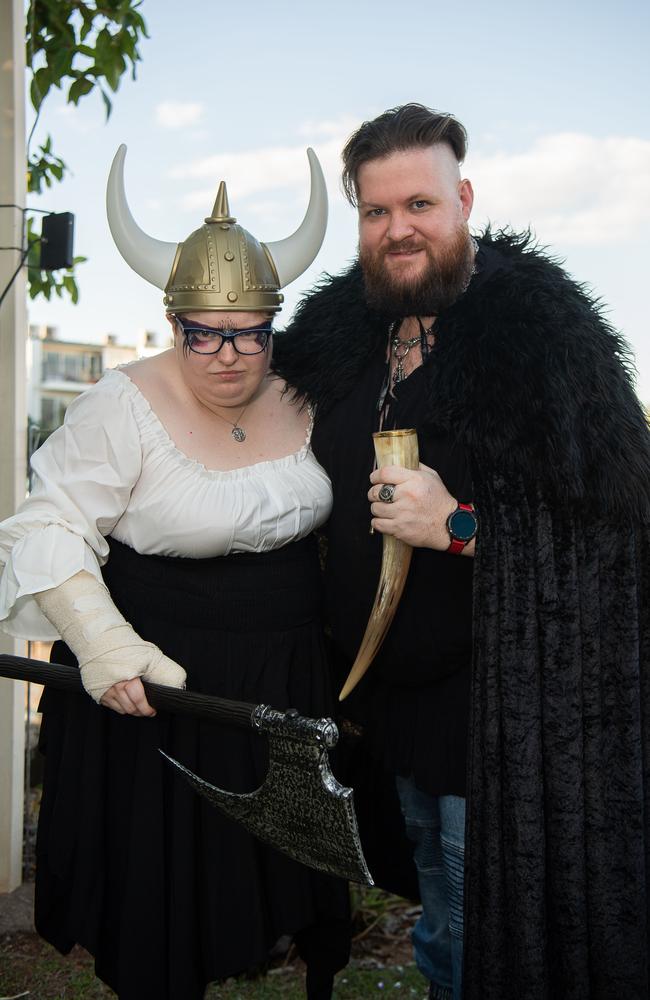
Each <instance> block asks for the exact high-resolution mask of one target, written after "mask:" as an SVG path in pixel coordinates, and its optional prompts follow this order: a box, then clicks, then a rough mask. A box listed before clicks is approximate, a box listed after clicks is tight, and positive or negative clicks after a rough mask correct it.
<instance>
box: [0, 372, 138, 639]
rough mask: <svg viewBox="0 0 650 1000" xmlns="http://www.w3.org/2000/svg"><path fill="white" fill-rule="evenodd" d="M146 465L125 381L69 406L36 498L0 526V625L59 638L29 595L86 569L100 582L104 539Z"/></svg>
mask: <svg viewBox="0 0 650 1000" xmlns="http://www.w3.org/2000/svg"><path fill="white" fill-rule="evenodd" d="M141 467H142V450H141V445H140V436H139V431H138V426H137V423H136V420H135V417H134V415H133V412H132V409H131V405H130V402H129V399H128V396H127V394H126V393H125V392H124V389H123V386H122V385H121V380H117V379H111V380H107V381H100V382H98V383H97V385H96V386H94V387H93V388H92V389H89V390H88V391H87V392H84V393H83V394H82V395H81V396H79V397H78V398H77V399H75V400H74V402H72V403H71V404H70V406H69V407H68V410H67V412H66V416H65V423H64V424H63V426H62V427H59V428H58V429H57V430H56V431H54V433H53V434H52V435H51V436H50V437H49V438H48V440H47V441H46V442H45V444H44V445H43V446H42V447H41V448H39V450H38V451H37V452H35V453H34V455H33V456H32V469H33V470H34V487H33V490H32V493H31V494H30V496H29V497H28V498H27V499H26V500H25V501H24V502H23V503H22V504H21V505H20V507H19V508H18V511H17V512H16V514H14V516H13V517H10V518H8V519H7V520H6V521H3V522H2V523H0V569H1V570H2V576H1V577H0V627H1V628H3V629H4V630H5V631H6V632H9V634H10V635H13V636H16V637H18V638H20V639H43V640H52V639H56V638H58V634H57V632H56V629H55V628H54V627H53V626H52V625H51V624H50V622H49V621H48V620H47V619H46V618H45V616H44V615H43V614H42V613H41V611H40V610H39V608H38V605H37V604H36V601H35V600H34V598H33V597H32V596H31V595H32V594H36V593H38V592H39V591H42V590H49V589H50V588H51V587H56V586H58V585H59V584H60V583H63V582H64V580H68V579H69V578H70V577H71V576H74V575H75V573H78V572H79V571H80V570H82V569H85V570H87V571H88V572H89V573H92V574H93V575H94V576H95V577H97V578H98V579H99V580H101V571H100V566H103V564H104V563H105V562H106V560H107V558H108V552H109V548H108V544H107V542H106V539H105V536H106V535H108V534H110V532H111V531H112V530H113V528H114V526H115V525H116V524H117V522H118V521H119V519H120V517H121V516H122V514H123V513H124V511H125V510H126V507H127V505H128V503H129V497H130V495H131V490H132V489H133V486H134V485H135V483H136V481H137V479H138V477H139V475H140V470H141ZM3 563H4V566H3V565H2V564H3Z"/></svg>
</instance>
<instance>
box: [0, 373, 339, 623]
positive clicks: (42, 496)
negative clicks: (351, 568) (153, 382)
mask: <svg viewBox="0 0 650 1000" xmlns="http://www.w3.org/2000/svg"><path fill="white" fill-rule="evenodd" d="M310 436H311V427H310V429H309V431H308V432H307V439H306V440H305V443H304V445H303V446H302V448H300V450H299V451H297V452H294V453H293V454H291V455H286V456H284V457H283V458H276V459H272V460H270V461H266V462H258V463H256V464H255V465H249V466H246V467H244V468H241V469H232V470H228V471H217V470H213V469H207V468H206V467H205V466H204V465H202V464H201V463H200V462H198V461H196V460H195V459H192V458H189V457H188V456H187V455H185V454H183V452H181V451H179V449H178V448H177V447H176V445H175V444H174V443H173V441H172V440H171V438H170V437H169V435H168V433H167V431H166V430H165V428H164V427H163V425H162V424H161V422H160V420H159V419H158V417H157V416H156V414H155V413H154V412H153V410H152V409H151V407H150V406H149V403H148V402H147V400H146V399H145V397H144V396H143V395H142V393H141V392H140V390H139V389H138V387H137V386H136V385H135V383H134V382H132V381H131V379H130V378H129V377H128V376H127V375H126V374H124V373H123V372H121V371H120V370H119V369H111V370H109V371H107V372H106V373H105V374H104V376H103V377H102V379H101V380H100V381H99V382H98V383H97V385H95V386H93V388H92V389H89V390H88V391H87V392H85V393H83V394H82V395H81V396H79V397H78V398H77V399H76V400H75V401H74V402H73V403H72V404H71V405H70V406H69V407H68V410H67V413H66V419H65V423H64V425H63V426H62V427H60V428H59V429H58V430H56V431H55V432H54V433H53V434H52V435H51V436H50V438H49V439H48V440H47V441H46V443H45V444H44V445H43V447H42V448H40V449H39V450H38V451H37V452H36V453H35V454H34V455H33V456H32V467H33V470H34V487H33V490H32V493H31V494H30V496H29V497H28V498H27V499H26V500H25V501H24V503H23V504H21V506H20V507H19V509H18V511H17V513H16V514H15V515H14V516H13V517H10V518H8V519H7V520H6V521H4V522H2V523H1V524H0V564H2V563H4V569H3V572H2V577H1V578H0V626H1V627H2V628H3V629H4V630H5V631H7V632H9V633H10V634H11V635H14V636H17V637H19V638H24V639H43V640H49V639H55V638H57V633H56V630H55V629H54V628H53V627H52V625H51V624H50V623H49V622H48V621H47V619H46V618H45V617H44V616H43V615H42V614H41V612H40V610H39V608H38V606H37V604H36V602H35V601H34V599H33V597H32V596H31V595H33V594H35V593H38V592H39V591H41V590H48V589H49V588H50V587H56V586H57V585H58V584H60V583H62V582H63V581H64V580H67V579H69V578H70V577H71V576H74V574H75V573H77V572H79V570H82V569H85V570H87V571H88V572H90V573H93V574H94V575H95V576H96V577H98V578H100V577H101V572H100V566H102V565H103V564H104V563H105V562H106V559H107V557H108V552H109V548H108V543H107V541H106V536H107V535H111V536H112V537H113V538H116V539H117V540H118V541H120V542H124V543H125V544H126V545H129V546H131V548H133V549H135V550H136V551H137V552H140V553H143V554H147V555H152V554H153V555H169V556H186V557H190V558H195V559H201V558H207V557H210V556H220V555H228V554H229V553H233V552H266V551H269V550H270V549H275V548H279V547H280V546H282V545H286V544H287V543H288V542H291V541H295V540H297V539H299V538H304V537H305V536H306V535H308V534H309V533H310V532H311V531H312V530H313V529H314V528H316V527H318V526H319V525H320V524H322V523H323V522H324V521H325V520H327V517H328V516H329V512H330V510H331V506H332V491H331V486H330V482H329V479H328V477H327V475H326V473H325V471H324V469H323V468H322V467H321V466H320V465H319V464H318V462H317V461H316V459H315V457H314V455H313V452H312V450H311V447H310V443H309V439H310Z"/></svg>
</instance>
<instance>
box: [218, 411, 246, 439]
mask: <svg viewBox="0 0 650 1000" xmlns="http://www.w3.org/2000/svg"><path fill="white" fill-rule="evenodd" d="M247 408H248V403H246V406H245V407H244V409H243V410H242V411H241V413H240V414H239V416H238V417H237V419H236V420H235V422H234V424H233V422H232V420H228V418H227V417H224V416H222V415H221V414H220V413H217V411H216V410H213V411H212V412H213V413H214V415H215V417H219V418H220V419H221V420H225V422H226V423H227V424H230V426H231V427H232V430H231V432H230V433H231V435H232V437H233V438H234V439H235V441H236V442H237V444H241V443H242V441H245V440H246V431H245V430H244V428H243V427H240V426H239V421H240V420H241V418H242V417H243V416H244V414H245V413H246V409H247Z"/></svg>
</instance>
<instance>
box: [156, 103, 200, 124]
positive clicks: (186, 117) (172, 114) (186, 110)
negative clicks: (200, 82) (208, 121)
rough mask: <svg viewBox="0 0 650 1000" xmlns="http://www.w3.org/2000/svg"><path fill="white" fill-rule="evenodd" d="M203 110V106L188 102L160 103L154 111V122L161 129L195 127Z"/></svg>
mask: <svg viewBox="0 0 650 1000" xmlns="http://www.w3.org/2000/svg"><path fill="white" fill-rule="evenodd" d="M204 110H205V108H204V105H203V104H198V103H191V102H189V101H161V103H160V104H157V105H156V109H155V115H156V122H157V124H158V125H161V126H162V128H185V126H187V125H196V123H197V122H198V121H199V120H200V119H201V118H202V116H203V112H204Z"/></svg>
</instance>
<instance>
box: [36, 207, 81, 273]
mask: <svg viewBox="0 0 650 1000" xmlns="http://www.w3.org/2000/svg"><path fill="white" fill-rule="evenodd" d="M73 242H74V215H73V214H72V212H58V213H57V214H52V215H45V216H43V227H42V230H41V259H40V267H41V270H42V271H58V270H59V268H61V267H72V259H73V250H72V246H73Z"/></svg>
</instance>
